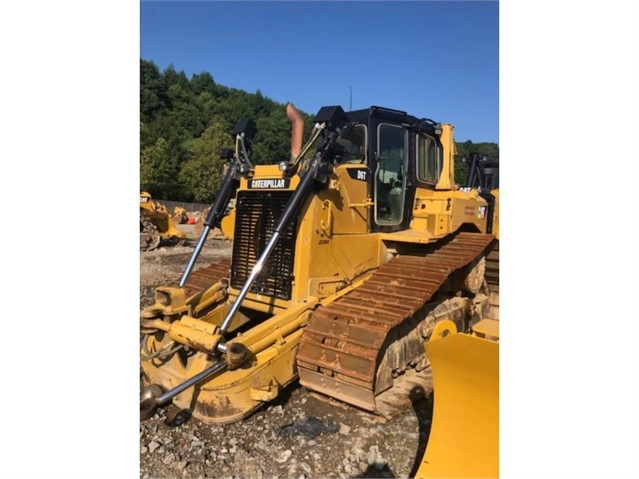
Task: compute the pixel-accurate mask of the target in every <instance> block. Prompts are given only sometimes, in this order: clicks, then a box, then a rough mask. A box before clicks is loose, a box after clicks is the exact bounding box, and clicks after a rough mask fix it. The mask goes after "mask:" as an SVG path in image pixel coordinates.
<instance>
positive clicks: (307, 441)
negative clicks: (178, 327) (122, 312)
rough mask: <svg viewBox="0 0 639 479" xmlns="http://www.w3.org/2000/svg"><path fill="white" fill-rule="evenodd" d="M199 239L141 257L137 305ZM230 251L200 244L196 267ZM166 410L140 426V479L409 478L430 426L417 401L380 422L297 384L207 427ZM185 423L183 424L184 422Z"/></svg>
mask: <svg viewBox="0 0 639 479" xmlns="http://www.w3.org/2000/svg"><path fill="white" fill-rule="evenodd" d="M196 242H197V238H194V237H190V238H189V240H188V241H187V242H186V244H185V245H183V246H174V247H170V246H168V247H161V248H160V249H158V250H155V251H150V252H141V253H140V304H141V307H144V306H146V305H149V304H151V303H152V302H153V292H154V288H155V287H156V286H160V285H166V284H169V283H173V282H175V281H177V280H178V279H179V278H180V276H181V275H182V273H183V271H184V268H185V266H186V264H187V263H188V261H189V258H190V257H191V254H192V252H193V250H194V247H195V244H196ZM230 254H231V249H230V243H229V242H227V241H225V240H220V239H209V240H207V241H206V242H205V245H204V247H203V249H202V252H201V254H200V256H199V258H198V261H197V263H196V266H195V267H196V268H198V267H203V266H207V265H208V264H210V263H211V262H214V261H217V260H218V259H220V258H223V257H229V256H230ZM179 412H180V411H179V410H178V409H177V408H176V407H175V406H173V405H169V406H166V407H163V408H160V409H159V411H158V412H157V413H156V414H155V416H154V417H152V418H151V419H149V420H147V421H144V422H141V423H140V478H142V479H151V478H185V477H186V478H194V479H195V478H197V479H204V478H256V479H263V478H269V479H270V478H296V479H309V478H356V477H386V478H392V477H395V478H407V477H413V476H414V474H415V472H416V471H417V468H418V467H419V460H420V459H421V457H422V455H423V453H424V450H425V446H426V442H427V438H428V433H429V428H430V418H431V415H432V402H431V399H430V398H422V399H419V400H417V401H415V402H414V403H413V406H412V407H408V408H407V409H406V410H405V411H403V413H402V414H400V415H399V416H396V417H395V418H393V419H391V420H388V421H383V420H380V419H379V418H377V417H375V416H373V415H371V414H369V413H366V412H362V411H359V410H357V409H355V408H352V407H349V406H345V405H342V404H338V403H329V402H326V401H324V400H320V399H319V398H317V397H316V396H315V395H313V394H311V393H310V392H309V391H307V390H306V389H304V388H303V387H301V386H300V385H299V383H298V382H297V381H295V382H293V383H292V384H291V385H290V386H289V387H287V388H286V389H285V390H284V391H283V393H282V394H281V395H280V396H279V397H278V398H277V399H276V400H274V401H273V402H271V403H268V404H265V405H264V407H263V408H262V409H260V410H258V411H257V412H255V413H254V414H253V415H251V416H249V417H248V418H246V419H244V420H242V421H239V422H237V423H234V424H230V425H224V426H219V425H217V426H211V425H205V424H203V423H201V422H199V421H198V420H196V419H194V418H189V417H188V416H183V415H182V414H179ZM183 421H185V422H183Z"/></svg>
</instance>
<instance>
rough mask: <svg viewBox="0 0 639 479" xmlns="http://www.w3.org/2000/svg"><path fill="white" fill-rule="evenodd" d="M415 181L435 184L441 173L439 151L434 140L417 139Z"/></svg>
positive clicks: (421, 137)
mask: <svg viewBox="0 0 639 479" xmlns="http://www.w3.org/2000/svg"><path fill="white" fill-rule="evenodd" d="M416 146H417V179H418V180H420V181H424V182H426V183H432V184H435V183H437V180H439V175H440V173H441V171H442V157H441V150H440V149H439V148H438V147H437V142H436V141H435V139H434V138H432V137H430V136H425V135H419V136H418V137H417V145H416Z"/></svg>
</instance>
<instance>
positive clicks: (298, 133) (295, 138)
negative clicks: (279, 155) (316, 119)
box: [286, 103, 304, 162]
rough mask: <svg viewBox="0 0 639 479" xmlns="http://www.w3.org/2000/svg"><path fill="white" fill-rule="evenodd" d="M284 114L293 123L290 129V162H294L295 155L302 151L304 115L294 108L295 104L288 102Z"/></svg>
mask: <svg viewBox="0 0 639 479" xmlns="http://www.w3.org/2000/svg"><path fill="white" fill-rule="evenodd" d="M286 116H287V117H288V119H289V120H290V121H291V124H292V125H293V128H292V131H291V162H294V161H295V159H296V158H297V155H299V154H300V151H302V141H303V140H304V117H302V113H301V112H300V111H299V110H298V109H297V108H295V105H293V104H292V103H289V104H288V105H286Z"/></svg>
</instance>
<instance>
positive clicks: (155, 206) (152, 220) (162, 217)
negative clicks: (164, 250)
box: [140, 191, 186, 251]
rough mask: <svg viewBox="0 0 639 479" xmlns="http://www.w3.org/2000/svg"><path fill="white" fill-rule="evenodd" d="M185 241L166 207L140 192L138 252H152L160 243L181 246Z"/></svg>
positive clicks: (148, 194)
mask: <svg viewBox="0 0 639 479" xmlns="http://www.w3.org/2000/svg"><path fill="white" fill-rule="evenodd" d="M185 240H186V235H185V234H184V233H182V232H181V231H180V230H179V229H178V228H177V226H176V224H175V221H174V220H173V218H172V217H171V215H170V214H169V212H168V211H167V209H166V207H165V206H164V205H163V204H161V203H158V202H156V201H153V199H152V198H151V195H150V193H148V192H146V191H142V192H140V251H151V250H154V249H156V248H158V247H159V246H160V244H161V243H162V241H164V242H165V243H166V244H170V245H171V246H181V245H183V244H184V241H185Z"/></svg>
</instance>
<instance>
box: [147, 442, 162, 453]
mask: <svg viewBox="0 0 639 479" xmlns="http://www.w3.org/2000/svg"><path fill="white" fill-rule="evenodd" d="M158 447H160V444H158V443H157V442H155V441H151V442H150V443H149V451H150V452H154V451H155V450H156V449H157V448H158Z"/></svg>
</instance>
